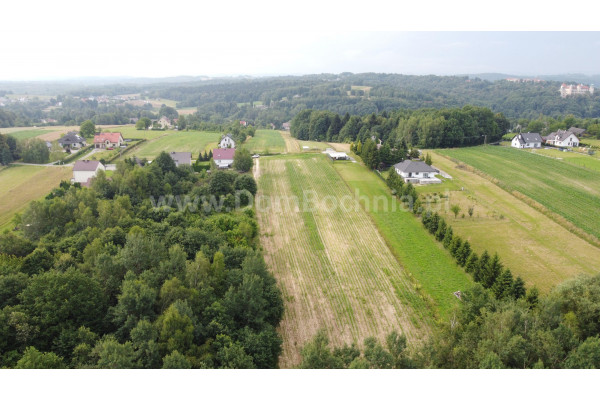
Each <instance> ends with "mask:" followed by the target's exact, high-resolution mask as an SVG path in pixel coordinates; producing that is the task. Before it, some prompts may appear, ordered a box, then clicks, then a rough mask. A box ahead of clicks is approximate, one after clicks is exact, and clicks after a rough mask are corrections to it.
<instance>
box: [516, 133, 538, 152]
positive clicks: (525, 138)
mask: <svg viewBox="0 0 600 400" xmlns="http://www.w3.org/2000/svg"><path fill="white" fill-rule="evenodd" d="M510 145H511V146H512V147H516V148H517V149H531V148H540V147H542V137H541V136H540V134H539V133H533V132H527V133H519V134H518V135H515V137H514V138H513V139H512V141H511V142H510Z"/></svg>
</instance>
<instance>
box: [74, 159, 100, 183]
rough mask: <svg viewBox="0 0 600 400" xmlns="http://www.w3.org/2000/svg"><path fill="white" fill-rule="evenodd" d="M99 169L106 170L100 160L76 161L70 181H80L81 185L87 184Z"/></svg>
mask: <svg viewBox="0 0 600 400" xmlns="http://www.w3.org/2000/svg"><path fill="white" fill-rule="evenodd" d="M100 170H102V171H106V168H104V165H103V164H102V163H101V162H100V161H95V160H79V161H76V162H75V165H73V179H72V182H77V183H81V184H82V185H83V186H86V185H89V182H90V180H91V179H92V178H94V177H95V176H96V174H97V173H98V171H100Z"/></svg>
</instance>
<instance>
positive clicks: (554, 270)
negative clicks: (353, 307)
mask: <svg viewBox="0 0 600 400" xmlns="http://www.w3.org/2000/svg"><path fill="white" fill-rule="evenodd" d="M433 165H434V166H435V167H436V168H440V169H442V170H444V171H445V172H447V173H449V174H450V175H451V176H452V179H451V180H447V181H446V182H444V184H441V185H427V186H418V187H417V191H418V192H419V193H420V194H422V195H423V196H424V199H426V196H428V195H429V196H430V197H429V198H430V199H431V200H433V198H437V200H436V201H438V202H439V208H440V213H441V214H442V215H443V216H444V218H445V220H446V222H447V223H449V224H450V225H451V226H452V229H453V230H454V233H457V234H459V235H460V236H461V237H462V238H463V239H467V240H469V242H470V243H471V247H472V248H473V249H474V250H475V251H476V252H477V253H479V254H481V252H483V250H487V251H488V252H491V253H494V252H497V253H498V254H499V255H500V258H501V260H502V263H503V264H504V265H505V266H506V267H508V268H509V269H510V270H511V272H512V273H513V275H515V276H517V275H518V276H521V277H522V278H523V279H524V280H525V282H526V284H527V286H536V287H537V288H538V289H539V290H540V291H541V292H542V293H546V292H548V291H549V290H550V289H552V288H553V287H554V286H556V285H558V284H559V283H561V282H563V281H564V280H566V279H568V278H571V277H574V276H577V275H579V274H596V273H598V272H600V265H598V262H597V260H598V259H599V257H600V249H598V248H597V247H596V246H593V245H591V244H590V243H588V242H586V241H585V240H583V239H581V238H580V237H578V236H577V235H575V234H573V233H571V232H569V231H568V230H567V229H565V228H564V227H562V226H561V225H559V224H558V223H556V222H555V221H553V220H552V219H551V218H549V217H548V216H546V215H544V214H543V213H541V212H540V211H538V210H536V209H535V208H533V207H531V206H530V205H528V204H527V203H525V202H523V201H521V200H519V199H517V198H515V197H514V196H513V195H512V194H510V193H508V192H507V191H505V190H503V189H501V188H500V187H498V186H497V185H495V184H494V183H492V182H490V181H489V180H487V179H485V178H483V177H481V176H479V175H477V174H476V173H474V172H470V171H468V170H465V169H460V168H457V164H456V163H455V162H453V161H450V160H449V159H447V158H445V157H442V156H440V155H436V153H433ZM448 182H452V184H453V187H450V186H449V185H448ZM461 189H463V190H461ZM434 193H435V194H437V196H435V194H434ZM440 195H441V198H440ZM424 199H423V201H424ZM452 205H458V206H459V207H460V212H459V214H458V218H455V217H454V214H453V213H452V212H451V211H450V207H451V206H452ZM469 207H473V215H472V216H469V214H468V209H469ZM463 215H464V217H463ZM556 238H560V242H561V243H568V248H569V250H568V251H565V249H564V248H563V247H562V246H556Z"/></svg>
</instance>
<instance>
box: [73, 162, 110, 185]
mask: <svg viewBox="0 0 600 400" xmlns="http://www.w3.org/2000/svg"><path fill="white" fill-rule="evenodd" d="M100 169H104V168H103V167H101V166H99V167H98V168H96V171H73V180H74V181H75V182H79V183H85V182H87V181H88V179H90V178H93V177H95V176H96V172H98V170H100Z"/></svg>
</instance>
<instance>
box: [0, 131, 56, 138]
mask: <svg viewBox="0 0 600 400" xmlns="http://www.w3.org/2000/svg"><path fill="white" fill-rule="evenodd" d="M52 130H53V129H52V128H35V129H31V128H30V129H27V128H23V130H19V131H12V132H10V136H12V137H14V138H15V139H17V140H26V139H31V138H34V137H38V136H40V135H43V134H45V133H48V132H51V131H52ZM0 132H1V133H7V134H8V132H4V130H0Z"/></svg>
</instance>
